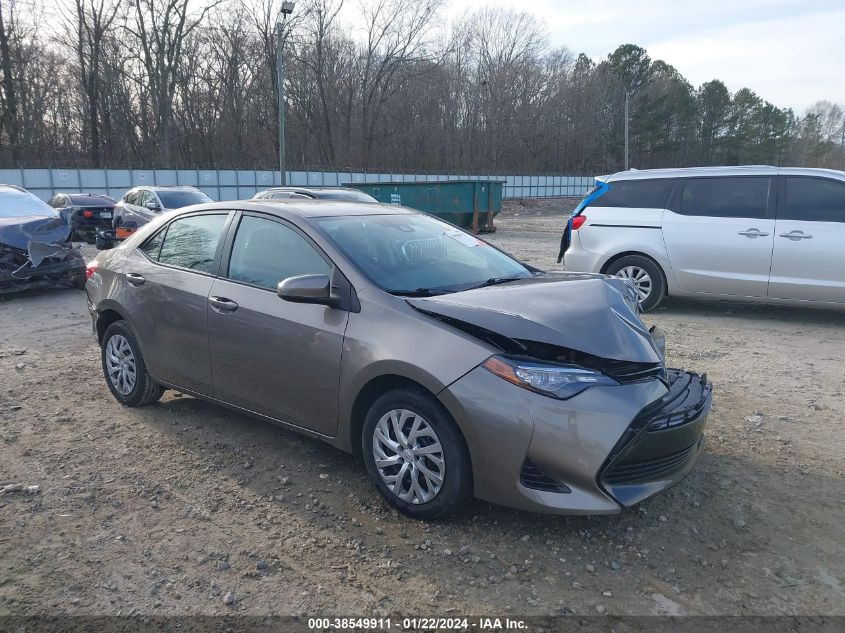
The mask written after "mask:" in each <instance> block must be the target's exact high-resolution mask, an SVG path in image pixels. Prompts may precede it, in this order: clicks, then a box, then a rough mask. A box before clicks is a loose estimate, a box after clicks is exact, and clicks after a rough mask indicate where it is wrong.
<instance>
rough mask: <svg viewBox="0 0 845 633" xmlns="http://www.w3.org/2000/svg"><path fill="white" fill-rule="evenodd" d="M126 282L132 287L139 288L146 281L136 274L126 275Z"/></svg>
mask: <svg viewBox="0 0 845 633" xmlns="http://www.w3.org/2000/svg"><path fill="white" fill-rule="evenodd" d="M126 281H128V282H129V283H130V284H132V285H133V286H140V285H142V284H143V283H144V282H145V281H147V280H146V279H144V276H143V275H139V274H138V273H126Z"/></svg>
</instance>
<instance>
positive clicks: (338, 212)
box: [185, 200, 420, 218]
mask: <svg viewBox="0 0 845 633" xmlns="http://www.w3.org/2000/svg"><path fill="white" fill-rule="evenodd" d="M188 209H190V211H209V210H217V209H222V210H225V211H232V210H237V211H260V212H263V213H270V214H272V215H276V216H278V217H280V218H330V217H338V216H365V215H414V214H419V213H420V212H419V211H417V210H416V209H409V208H408V207H400V206H398V205H393V204H373V203H371V202H345V201H342V200H237V201H229V202H209V203H205V204H197V205H192V206H191V207H185V210H188Z"/></svg>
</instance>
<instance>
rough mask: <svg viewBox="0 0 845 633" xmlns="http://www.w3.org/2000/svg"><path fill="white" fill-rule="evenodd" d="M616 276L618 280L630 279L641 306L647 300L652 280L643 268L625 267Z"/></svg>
mask: <svg viewBox="0 0 845 633" xmlns="http://www.w3.org/2000/svg"><path fill="white" fill-rule="evenodd" d="M616 276H617V277H619V278H620V279H630V280H631V281H632V282H633V284H634V288H636V289H637V295H639V298H640V303H641V304H642V303H643V301H645V300H646V299H648V297H649V295H650V294H651V291H652V280H651V275H649V274H648V272H647V271H646V270H645V269H644V268H640V267H639V266H625V267H624V268H620V269H619V271H618V272H617V273H616Z"/></svg>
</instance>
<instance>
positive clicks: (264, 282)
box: [227, 215, 331, 290]
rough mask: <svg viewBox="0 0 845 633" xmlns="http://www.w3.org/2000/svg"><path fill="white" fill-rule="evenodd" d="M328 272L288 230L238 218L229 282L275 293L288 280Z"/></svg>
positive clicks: (317, 256) (276, 224) (304, 242)
mask: <svg viewBox="0 0 845 633" xmlns="http://www.w3.org/2000/svg"><path fill="white" fill-rule="evenodd" d="M330 272H331V266H330V265H329V264H328V263H327V262H326V260H325V259H323V257H322V256H321V255H320V254H319V253H318V252H317V251H316V250H315V249H314V247H313V246H311V244H309V243H308V241H307V240H306V239H305V238H304V237H302V236H301V235H300V234H299V233H297V232H296V231H295V230H293V229H292V228H290V227H289V226H286V225H284V224H281V223H280V222H275V221H273V220H266V219H264V218H257V217H254V216H250V215H245V216H243V218H241V222H240V224H239V225H238V232H237V234H236V235H235V243H234V244H233V245H232V256H231V258H230V259H229V272H228V275H227V276H228V277H229V279H232V280H234V281H242V282H244V283H248V284H252V285H255V286H262V287H263V288H270V289H272V290H275V289H276V287H277V286H278V285H279V282H280V281H282V280H283V279H287V278H288V277H295V276H297V275H313V274H323V275H328V274H329V273H330Z"/></svg>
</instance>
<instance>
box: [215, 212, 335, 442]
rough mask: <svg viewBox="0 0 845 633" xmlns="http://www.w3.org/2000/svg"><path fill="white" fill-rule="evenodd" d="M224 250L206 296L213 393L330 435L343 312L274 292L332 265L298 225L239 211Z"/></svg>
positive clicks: (327, 271) (243, 405)
mask: <svg viewBox="0 0 845 633" xmlns="http://www.w3.org/2000/svg"><path fill="white" fill-rule="evenodd" d="M227 250H229V249H227ZM230 250H231V256H230V258H229V262H228V266H227V267H225V266H224V268H223V270H222V271H221V276H220V278H219V279H216V280H215V281H214V285H213V286H212V288H211V296H210V297H209V311H208V326H209V340H210V347H211V362H212V372H213V375H214V396H215V397H216V398H218V399H220V400H223V401H225V402H227V403H230V404H234V405H237V406H239V407H243V408H245V409H248V410H250V411H255V412H257V413H261V414H263V415H267V416H269V417H272V418H275V419H278V420H282V421H283V422H287V423H289V424H295V425H297V426H301V427H304V428H308V429H311V430H313V431H317V432H318V433H321V434H323V435H329V436H333V435H335V434H336V432H337V415H338V408H337V402H338V383H339V380H340V359H341V352H342V349H343V335H344V332H345V331H346V322H347V319H348V313H347V312H346V311H344V310H339V309H334V308H329V307H326V306H321V305H311V304H304V303H291V302H289V301H284V300H282V299H280V298H279V297H278V296H277V294H276V288H277V286H278V284H279V282H280V281H282V280H283V279H286V278H288V277H293V276H296V275H305V274H312V273H322V274H331V271H332V264H331V263H330V262H329V261H328V259H327V258H326V257H325V256H324V255H323V254H322V253H321V252H320V251H319V250H318V249H317V247H316V246H315V245H314V244H313V243H312V242H311V241H310V240H309V239H308V238H307V237H306V236H305V235H304V234H303V233H301V232H300V231H299V230H298V229H297V228H296V227H294V226H292V225H290V224H288V223H286V222H284V221H282V220H279V219H278V218H274V217H270V216H263V215H261V214H253V213H245V214H243V216H242V217H241V219H240V222H239V225H238V227H237V232H236V233H235V235H234V239H233V240H232V245H231V249H230Z"/></svg>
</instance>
